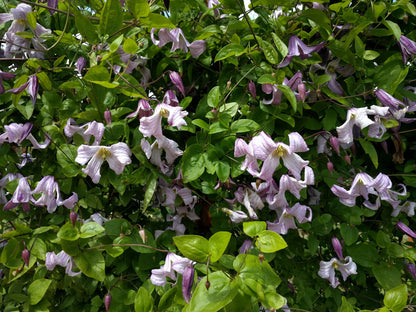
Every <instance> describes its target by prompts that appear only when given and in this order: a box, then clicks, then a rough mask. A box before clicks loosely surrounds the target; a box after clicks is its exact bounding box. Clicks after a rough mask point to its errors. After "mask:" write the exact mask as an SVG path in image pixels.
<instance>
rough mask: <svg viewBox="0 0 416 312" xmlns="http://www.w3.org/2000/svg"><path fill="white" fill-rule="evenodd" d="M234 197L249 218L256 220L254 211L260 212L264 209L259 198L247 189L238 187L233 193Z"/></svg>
mask: <svg viewBox="0 0 416 312" xmlns="http://www.w3.org/2000/svg"><path fill="white" fill-rule="evenodd" d="M234 195H235V198H236V199H237V201H238V202H239V203H241V204H243V205H244V207H246V209H247V211H248V215H249V217H250V218H251V219H254V220H257V219H258V217H257V214H256V212H255V210H261V209H263V207H264V203H263V201H262V200H261V198H260V196H259V195H258V194H257V193H256V192H254V191H252V190H250V189H249V188H243V187H239V188H238V190H237V191H235V192H234Z"/></svg>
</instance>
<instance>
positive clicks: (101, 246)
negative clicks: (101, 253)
mask: <svg viewBox="0 0 416 312" xmlns="http://www.w3.org/2000/svg"><path fill="white" fill-rule="evenodd" d="M104 247H144V248H149V249H153V250H156V251H160V252H169V250H165V249H159V248H156V247H152V246H148V245H144V244H105V245H97V246H92V247H89V248H86V250H91V249H100V248H104Z"/></svg>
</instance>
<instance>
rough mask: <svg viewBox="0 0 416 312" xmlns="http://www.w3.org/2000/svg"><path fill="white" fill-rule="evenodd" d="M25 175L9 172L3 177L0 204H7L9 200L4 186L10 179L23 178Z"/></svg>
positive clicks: (0, 188)
mask: <svg viewBox="0 0 416 312" xmlns="http://www.w3.org/2000/svg"><path fill="white" fill-rule="evenodd" d="M21 178H23V176H22V175H21V174H20V173H8V174H6V175H5V176H4V177H3V178H1V179H0V204H5V203H7V202H8V200H7V198H6V194H5V192H4V188H5V187H6V184H7V183H9V182H10V181H13V180H16V179H21Z"/></svg>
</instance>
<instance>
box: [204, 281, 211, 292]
mask: <svg viewBox="0 0 416 312" xmlns="http://www.w3.org/2000/svg"><path fill="white" fill-rule="evenodd" d="M209 286H211V283H210V282H209V281H206V282H205V288H206V289H207V290H208V289H209Z"/></svg>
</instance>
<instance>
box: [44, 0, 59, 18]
mask: <svg viewBox="0 0 416 312" xmlns="http://www.w3.org/2000/svg"><path fill="white" fill-rule="evenodd" d="M47 4H48V7H49V8H51V9H57V8H58V0H48V2H47ZM51 9H48V11H49V14H50V15H52V14H53V13H55V11H54V10H51Z"/></svg>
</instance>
